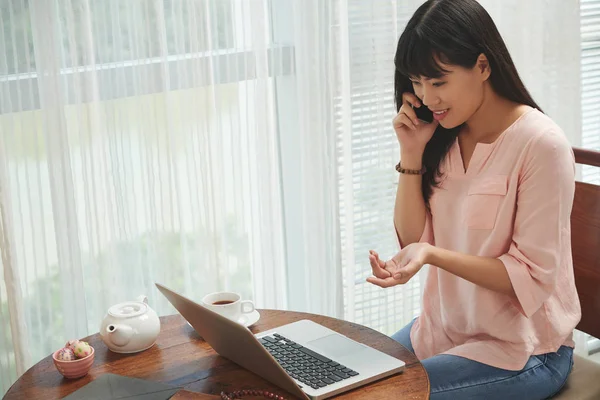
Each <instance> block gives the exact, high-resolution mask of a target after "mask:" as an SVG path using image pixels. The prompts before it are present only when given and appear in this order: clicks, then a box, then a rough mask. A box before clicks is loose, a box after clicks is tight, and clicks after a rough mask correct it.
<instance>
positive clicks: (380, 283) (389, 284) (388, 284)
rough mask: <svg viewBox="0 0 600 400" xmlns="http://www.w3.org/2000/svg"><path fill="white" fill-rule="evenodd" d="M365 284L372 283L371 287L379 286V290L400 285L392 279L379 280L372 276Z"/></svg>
mask: <svg viewBox="0 0 600 400" xmlns="http://www.w3.org/2000/svg"><path fill="white" fill-rule="evenodd" d="M367 282H369V283H372V284H373V285H375V286H379V287H381V288H389V287H392V286H396V285H398V284H399V283H400V282H398V281H397V280H395V279H394V278H392V277H389V278H385V279H381V278H375V277H372V276H371V277H369V278H367Z"/></svg>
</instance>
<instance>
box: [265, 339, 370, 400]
mask: <svg viewBox="0 0 600 400" xmlns="http://www.w3.org/2000/svg"><path fill="white" fill-rule="evenodd" d="M258 341H259V342H260V343H261V344H262V345H263V346H264V347H265V348H266V349H267V350H268V351H269V353H271V355H272V356H273V357H274V358H275V359H276V360H277V362H278V363H279V365H281V366H282V367H283V369H284V370H285V371H286V372H287V373H288V374H289V375H290V376H291V377H292V378H294V379H296V380H298V381H300V382H302V383H304V384H305V385H308V386H310V387H312V388H313V389H321V388H323V387H325V386H327V385H333V384H334V383H337V382H340V381H342V380H344V379H348V378H350V377H353V376H356V375H358V372H356V371H353V370H351V369H350V368H346V367H345V366H344V365H341V364H339V363H336V362H335V361H332V360H330V359H329V358H327V357H324V356H322V355H320V354H319V353H315V352H314V351H312V350H310V349H307V348H306V347H303V346H301V345H299V344H298V343H295V342H293V341H291V340H288V339H286V338H285V337H283V336H281V335H279V334H273V335H271V336H265V337H262V338H260V339H258Z"/></svg>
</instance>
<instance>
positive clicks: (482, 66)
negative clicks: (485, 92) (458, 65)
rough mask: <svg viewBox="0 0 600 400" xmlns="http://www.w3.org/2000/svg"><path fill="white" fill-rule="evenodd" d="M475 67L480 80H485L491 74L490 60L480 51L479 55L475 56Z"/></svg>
mask: <svg viewBox="0 0 600 400" xmlns="http://www.w3.org/2000/svg"><path fill="white" fill-rule="evenodd" d="M475 68H477V72H478V74H479V75H480V77H481V80H482V81H487V80H488V79H489V77H490V75H491V74H492V69H491V67H490V62H489V60H488V58H487V57H486V55H485V54H483V53H481V54H480V55H479V57H477V64H476V66H475Z"/></svg>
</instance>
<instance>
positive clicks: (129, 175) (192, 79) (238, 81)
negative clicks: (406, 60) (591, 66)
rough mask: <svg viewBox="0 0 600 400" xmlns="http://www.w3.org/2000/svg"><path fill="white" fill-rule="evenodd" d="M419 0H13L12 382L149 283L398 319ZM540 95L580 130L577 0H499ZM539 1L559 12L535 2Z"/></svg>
mask: <svg viewBox="0 0 600 400" xmlns="http://www.w3.org/2000/svg"><path fill="white" fill-rule="evenodd" d="M420 3H421V1H420V0H405V1H400V0H397V1H396V0H373V1H364V0H332V1H321V0H128V1H120V0H52V1H46V0H5V1H2V2H0V24H1V25H0V217H1V218H0V222H1V225H0V246H1V249H2V253H1V254H2V258H1V261H2V263H1V265H0V269H1V271H0V328H1V331H0V393H3V392H4V391H5V390H7V389H8V387H9V386H10V384H11V382H12V381H14V380H15V379H16V377H17V376H18V374H20V373H22V372H23V371H24V370H25V369H26V368H28V367H29V366H30V365H31V364H32V363H35V362H37V361H38V360H39V359H40V358H42V357H45V356H46V355H48V354H50V353H51V352H52V351H53V350H55V349H56V348H58V347H59V346H61V345H62V344H64V341H65V340H66V339H69V338H74V337H83V336H86V335H88V334H93V333H95V332H97V330H98V326H99V324H100V321H101V319H102V317H103V314H104V312H105V310H106V309H107V308H108V307H109V306H110V305H111V304H114V303H116V302H119V301H123V300H128V299H131V298H133V297H134V296H136V295H138V294H142V293H145V294H147V295H148V296H149V298H150V302H151V305H152V306H153V307H154V308H155V309H157V310H158V311H159V313H160V314H163V315H164V314H168V313H172V312H174V311H173V309H172V308H171V307H170V306H169V305H168V304H167V302H166V301H165V300H163V298H162V297H161V296H160V295H159V294H158V293H157V291H156V290H154V288H153V282H155V281H159V282H163V283H165V284H166V285H167V286H171V287H173V288H175V289H177V290H181V291H182V292H184V293H186V294H187V295H189V296H191V297H193V298H199V297H200V296H201V295H202V294H204V293H206V292H209V291H213V290H221V289H226V290H236V291H239V292H241V293H242V294H243V296H245V297H248V298H252V299H254V300H255V302H256V303H257V305H258V306H259V307H267V308H282V309H283V308H288V309H294V310H302V311H310V312H317V313H323V314H327V315H331V316H336V317H344V318H346V319H349V320H352V321H356V322H359V323H363V324H365V325H368V326H370V327H372V328H375V329H378V330H381V331H383V332H385V333H392V332H394V331H395V330H397V329H399V328H400V327H401V326H403V325H404V324H405V323H406V322H408V321H409V320H410V319H411V318H412V317H413V316H414V315H416V314H418V312H419V294H420V282H419V280H414V281H413V282H411V283H409V284H408V285H406V286H404V287H398V288H394V289H389V290H381V289H379V288H375V287H373V286H370V285H368V284H366V283H364V280H365V278H366V277H367V276H368V275H369V273H370V271H369V267H368V258H367V254H368V253H367V251H368V249H370V248H374V249H377V250H378V251H380V253H381V254H382V255H384V256H390V255H392V254H393V253H394V252H395V251H396V242H395V236H394V233H393V228H392V210H393V201H394V193H395V183H396V181H397V174H396V172H395V170H394V168H393V166H394V165H395V164H396V163H397V156H398V148H397V142H396V139H395V135H394V133H393V131H392V129H391V120H392V118H393V115H394V104H393V98H392V92H393V57H394V52H395V46H396V40H397V38H398V35H399V34H400V32H401V31H402V29H403V27H404V24H405V23H406V21H407V19H408V18H409V16H410V15H411V14H412V12H413V11H414V10H415V9H416V7H417V5H419V4H420ZM483 4H484V5H485V6H486V7H488V9H489V10H490V12H491V14H492V16H493V17H494V18H495V20H496V21H497V22H498V25H499V27H500V30H501V33H502V34H503V35H504V37H505V39H506V41H507V42H508V44H509V48H510V50H511V51H512V53H513V55H514V58H515V60H516V62H517V65H518V68H519V70H520V72H521V74H522V76H523V77H524V79H525V81H526V83H527V84H528V86H529V87H530V88H531V90H532V92H533V94H534V96H535V98H536V99H537V100H538V101H539V103H540V105H541V106H542V107H543V108H544V110H545V111H546V112H548V113H549V114H550V115H551V116H552V117H554V118H555V119H556V120H557V121H558V122H559V124H561V126H562V127H563V128H564V129H565V131H566V132H567V133H568V134H569V137H570V138H572V140H573V142H574V143H577V142H578V140H579V135H580V134H579V132H580V127H579V119H580V109H579V104H580V98H579V76H578V71H579V56H580V54H579V40H580V37H579V28H578V27H579V25H578V24H579V19H578V18H579V17H578V16H579V9H578V5H577V4H576V2H564V1H559V0H555V1H542V0H534V1H531V0H530V1H528V2H523V1H520V2H518V1H515V0H509V1H503V2H493V1H485V2H483ZM540 13H542V14H543V15H544V18H541V17H540Z"/></svg>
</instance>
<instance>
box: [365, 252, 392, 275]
mask: <svg viewBox="0 0 600 400" xmlns="http://www.w3.org/2000/svg"><path fill="white" fill-rule="evenodd" d="M369 253H370V254H369V262H370V263H371V269H372V270H373V275H375V276H376V277H377V278H382V279H383V278H389V277H391V276H392V274H391V273H390V272H389V271H386V270H385V269H384V267H385V264H384V263H383V262H382V261H381V260H380V259H379V255H378V254H377V253H375V252H374V251H372V250H371V251H369Z"/></svg>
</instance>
